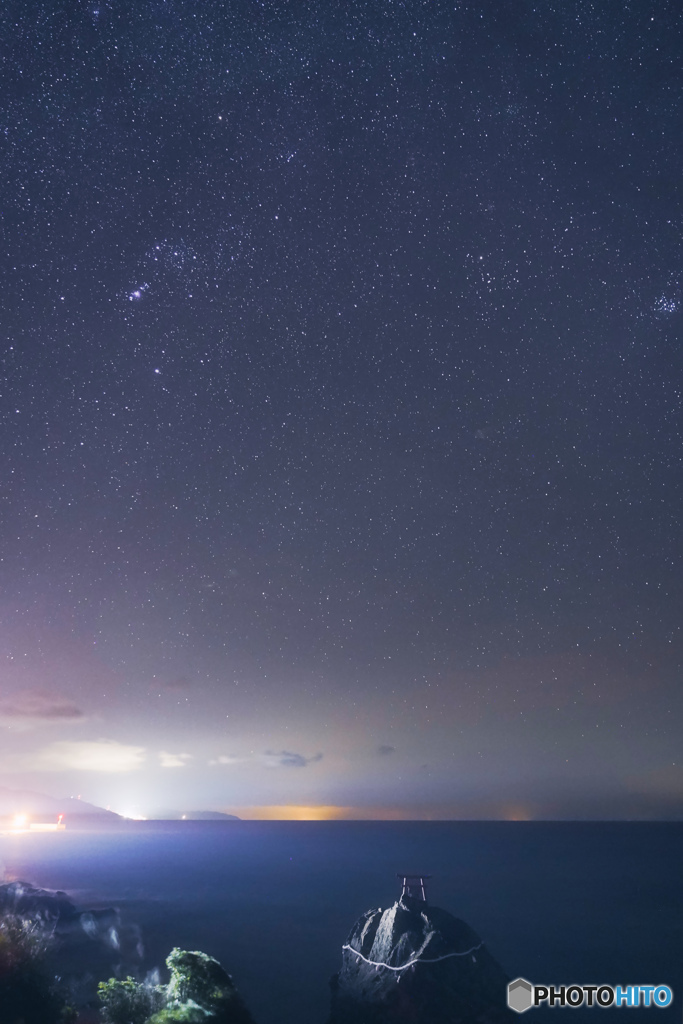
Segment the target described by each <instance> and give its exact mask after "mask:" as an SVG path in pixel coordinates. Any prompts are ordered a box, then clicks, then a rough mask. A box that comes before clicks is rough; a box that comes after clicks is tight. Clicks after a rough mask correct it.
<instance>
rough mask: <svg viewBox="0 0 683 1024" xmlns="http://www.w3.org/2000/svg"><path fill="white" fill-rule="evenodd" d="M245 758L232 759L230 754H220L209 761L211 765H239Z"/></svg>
mask: <svg viewBox="0 0 683 1024" xmlns="http://www.w3.org/2000/svg"><path fill="white" fill-rule="evenodd" d="M243 760H244V758H243V757H231V756H230V755H229V754H219V755H218V757H215V758H213V760H211V761H209V764H239V763H240V761H243Z"/></svg>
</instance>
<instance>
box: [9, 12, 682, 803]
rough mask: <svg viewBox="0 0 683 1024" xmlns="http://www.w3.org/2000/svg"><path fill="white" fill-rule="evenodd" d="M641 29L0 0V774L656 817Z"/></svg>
mask: <svg viewBox="0 0 683 1024" xmlns="http://www.w3.org/2000/svg"><path fill="white" fill-rule="evenodd" d="M682 22H683V17H682V14H681V10H680V7H679V4H678V3H677V2H675V0H670V2H669V0H654V2H652V0H649V2H645V0H633V2H623V0H619V2H616V0H609V2H605V3H595V4H593V3H590V2H587V0H561V2H560V0H558V2H549V0H534V2H533V3H532V2H531V0H515V2H514V3H510V2H509V0H478V2H474V0H466V2H459V0H450V2H448V3H447V2H441V0H429V2H426V0H425V2H419V0H405V2H400V0H394V2H391V0H373V2H369V0H364V2H360V0H343V2H337V0H334V2H332V0H329V2H328V0H308V2H303V0H302V2H299V0H290V2H287V0H274V2H269V0H268V2H255V0H234V2H233V0H224V2H220V0H201V2H199V0H140V2H136V3H133V2H132V0H102V2H101V3H94V2H92V3H89V2H77V0H68V2H67V0H50V2H49V3H48V2H36V3H26V2H25V0H6V2H5V3H4V4H3V6H2V10H1V11H0V53H1V57H2V61H1V65H0V68H1V73H2V81H1V88H0V139H1V142H0V147H1V148H0V153H1V160H2V173H1V175H0V215H1V224H2V233H3V234H2V237H3V242H2V255H1V257H0V260H1V270H2V280H1V285H0V289H1V290H0V304H1V317H0V323H1V332H0V333H1V338H2V370H1V373H0V378H1V383H2V402H1V403H0V417H1V428H0V445H1V452H2V457H1V461H0V485H1V491H0V516H1V531H0V556H1V559H2V560H1V562H0V620H1V621H0V625H1V630H0V663H1V665H2V676H1V677H0V773H1V774H0V783H1V784H4V785H8V786H11V787H15V788H33V789H36V790H39V791H42V792H47V793H50V794H52V795H55V796H62V795H71V794H74V795H76V794H81V795H82V797H83V799H87V800H90V801H92V802H94V803H98V804H101V805H103V806H106V805H109V806H111V808H112V809H113V810H117V811H121V812H123V813H126V814H130V815H136V814H137V815H151V814H154V813H160V812H161V811H163V810H164V809H176V810H180V811H183V810H189V809H193V808H194V809H220V810H224V811H229V812H234V813H237V814H240V815H243V816H278V815H280V816H288V815H289V816H313V817H335V816H338V817H349V816H361V817H362V816H366V817H372V816H378V817H386V816H403V817H460V816H466V817H477V816H501V817H512V818H514V817H527V816H531V817H534V816H543V815H545V816H548V815H559V816H576V815H579V816H582V815H585V816H603V815H608V816H620V815H627V816H629V815H636V816H638V815H640V816H646V817H657V816H668V815H678V816H680V815H681V814H683V750H682V746H683V692H682V686H681V661H682V655H683V637H682V634H681V623H682V621H683V615H682V609H683V585H682V581H683V571H682V566H681V518H682V516H681V510H682V507H683V504H682V502H683V472H682V463H681V454H682V451H683V449H682V445H681V440H682V438H681V385H682V381H683V374H682V366H681V335H682V328H683V244H682V237H681V227H682V216H681V214H682V209H681V152H682V150H683V145H682V143H681V138H682V136H683V118H682V117H681V109H682V104H683V71H682V69H681V62H680V58H681V53H682V52H683V31H682V27H683V25H682Z"/></svg>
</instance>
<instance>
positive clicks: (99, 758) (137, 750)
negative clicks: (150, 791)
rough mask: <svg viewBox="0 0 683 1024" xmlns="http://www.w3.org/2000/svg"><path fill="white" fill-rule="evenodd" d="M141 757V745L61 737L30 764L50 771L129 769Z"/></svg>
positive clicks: (143, 750) (32, 759)
mask: <svg viewBox="0 0 683 1024" xmlns="http://www.w3.org/2000/svg"><path fill="white" fill-rule="evenodd" d="M144 759H145V748H144V747H133V746H128V745H126V744H124V743H119V742H118V741H117V740H94V741H90V742H89V741H72V740H60V741H58V742H57V743H51V744H50V745H49V746H47V747H44V749H43V750H41V751H39V752H38V754H37V755H36V756H35V757H32V758H31V767H32V768H33V769H37V770H38V771H53V772H66V771H85V772H132V771H135V769H136V768H139V767H140V765H141V764H142V762H143V761H144Z"/></svg>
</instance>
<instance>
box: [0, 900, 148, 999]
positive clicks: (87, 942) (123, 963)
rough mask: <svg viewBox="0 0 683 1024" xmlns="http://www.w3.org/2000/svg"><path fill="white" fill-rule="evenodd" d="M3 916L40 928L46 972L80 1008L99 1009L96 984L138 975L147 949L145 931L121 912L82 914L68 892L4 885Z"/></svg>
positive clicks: (0, 911) (0, 909) (110, 909)
mask: <svg viewBox="0 0 683 1024" xmlns="http://www.w3.org/2000/svg"><path fill="white" fill-rule="evenodd" d="M0 914H7V915H11V916H12V917H13V918H16V919H18V920H21V921H24V922H27V923H29V924H31V925H33V926H35V927H36V928H39V929H40V930H41V931H42V933H43V934H44V936H45V938H46V939H50V941H49V943H48V944H46V952H45V955H44V960H45V969H46V970H47V971H48V972H49V974H50V975H51V976H52V977H53V978H54V979H55V980H56V982H57V983H58V984H59V986H60V988H61V989H62V990H63V991H64V992H65V993H66V994H67V998H68V1001H69V1002H70V1003H71V1004H72V1005H73V1006H75V1007H78V1008H84V1007H86V1006H96V1005H97V1004H98V1000H97V983H98V981H101V980H102V979H103V978H109V977H111V976H112V975H113V976H116V977H122V976H125V975H126V974H129V973H138V971H139V970H140V967H141V965H142V958H143V955H144V950H143V947H142V941H141V936H140V930H139V928H138V927H137V925H135V924H127V923H126V922H124V921H123V920H122V918H121V915H120V913H119V911H118V910H116V909H115V908H113V907H106V908H103V909H97V910H81V909H79V908H77V907H76V906H75V905H74V904H73V903H72V902H71V900H70V899H69V898H68V896H67V895H66V893H65V892H60V891H56V892H55V891H53V890H50V889H39V888H36V887H35V886H32V885H30V884H29V883H28V882H9V883H7V884H4V885H0Z"/></svg>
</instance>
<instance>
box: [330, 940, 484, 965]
mask: <svg viewBox="0 0 683 1024" xmlns="http://www.w3.org/2000/svg"><path fill="white" fill-rule="evenodd" d="M483 945H484V943H483V942H480V943H479V945H478V946H472V948H471V949H466V950H465V952H464V953H444V955H443V956H437V957H434V958H433V959H431V960H428V959H426V958H422V957H419V956H416V957H415V959H414V960H409V961H408V963H407V964H403V966H402V967H391V966H390V965H389V964H383V963H381V962H380V961H377V960H368V958H367V957H366V956H363V954H362V953H359V952H358V950H357V949H354V948H353V946H349V944H348V943H346V945H344V946H342V949H349V950H350V951H351V952H352V953H355V954H356V956H359V957H360V958H361V960H364V961H365V963H366V964H370V966H371V967H384V968H385V969H386V970H387V971H405V970H407V969H408V968H409V967H412V966H413V964H438V963H439V961H440V960H448V958H449V957H451V956H469V954H470V953H475V952H476V951H477V950H478V949H481V947H482V946H483Z"/></svg>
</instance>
